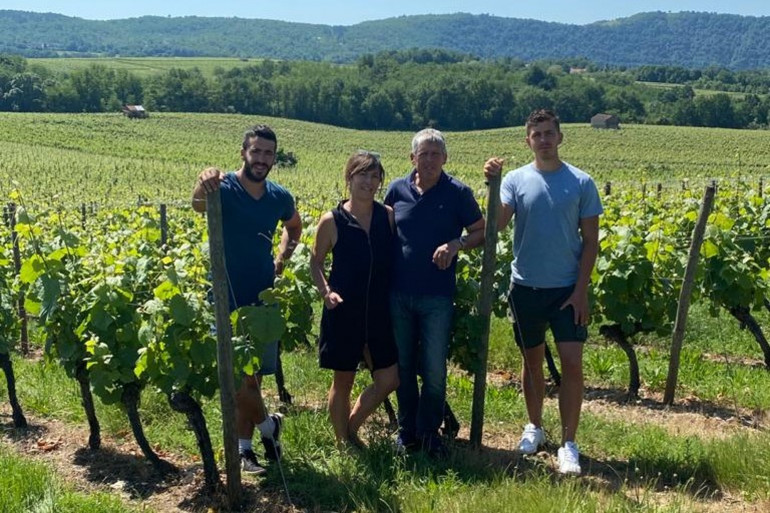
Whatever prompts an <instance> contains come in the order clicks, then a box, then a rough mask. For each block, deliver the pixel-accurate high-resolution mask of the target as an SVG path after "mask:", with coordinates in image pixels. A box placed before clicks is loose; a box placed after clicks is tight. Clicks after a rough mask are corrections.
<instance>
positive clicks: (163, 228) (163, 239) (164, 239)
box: [160, 203, 168, 248]
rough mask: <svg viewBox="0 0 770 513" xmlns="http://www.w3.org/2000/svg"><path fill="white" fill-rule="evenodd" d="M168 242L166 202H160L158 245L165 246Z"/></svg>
mask: <svg viewBox="0 0 770 513" xmlns="http://www.w3.org/2000/svg"><path fill="white" fill-rule="evenodd" d="M166 244H168V216H167V214H166V204H165V203H161V204H160V246H161V247H162V248H165V247H166Z"/></svg>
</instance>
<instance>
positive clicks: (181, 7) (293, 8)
mask: <svg viewBox="0 0 770 513" xmlns="http://www.w3.org/2000/svg"><path fill="white" fill-rule="evenodd" d="M0 9H15V10H22V11H36V12H55V13H59V14H65V15H67V16H77V17H80V18H87V19H118V18H131V17H136V16H143V15H156V16H168V15H170V16H192V15H194V16H225V17H231V16H238V17H240V18H265V19H275V20H286V21H297V22H305V23H322V24H326V25H352V24H355V23H358V22H361V21H365V20H375V19H382V18H389V17H393V16H400V15H403V14H443V13H452V12H470V13H474V14H481V13H487V14H492V15H495V16H504V17H508V18H533V19H538V20H545V21H556V22H561V23H572V24H585V23H591V22H594V21H598V20H608V19H615V18H622V17H626V16H630V15H632V14H636V13H638V12H647V11H670V12H679V11H700V12H718V13H732V14H742V15H749V16H770V1H768V0H732V1H724V0H695V1H690V0H685V1H676V0H669V1H657V0H655V1H647V0H642V1H623V0H590V1H577V0H550V1H544V2H537V1H535V0H527V1H519V0H475V1H442V0H428V1H426V0H423V1H416V0H412V1H406V0H368V1H367V0H364V1H353V0H334V1H328V2H320V1H311V0H297V1H290V0H252V1H248V0H247V1H244V0H202V1H201V0H132V1H129V0H47V1H40V0H0Z"/></svg>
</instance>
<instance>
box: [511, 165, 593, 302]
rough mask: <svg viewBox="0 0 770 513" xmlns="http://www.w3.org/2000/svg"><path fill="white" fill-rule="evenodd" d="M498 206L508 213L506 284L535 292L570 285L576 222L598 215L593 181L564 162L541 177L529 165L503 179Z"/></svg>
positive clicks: (577, 250)
mask: <svg viewBox="0 0 770 513" xmlns="http://www.w3.org/2000/svg"><path fill="white" fill-rule="evenodd" d="M500 201H501V202H502V203H503V204H505V205H508V206H509V207H511V208H512V209H513V229H514V232H513V262H512V263H511V281H512V282H513V283H517V284H520V285H525V286H528V287H537V288H557V287H568V286H570V285H574V284H575V282H576V281H577V278H578V268H579V264H580V255H581V253H582V250H583V240H582V238H581V236H580V220H581V219H584V218H587V217H593V216H598V215H600V214H601V213H602V212H603V209H602V203H601V200H600V199H599V192H598V191H597V190H596V184H594V181H593V179H592V178H591V177H590V176H589V175H588V174H587V173H585V172H583V171H581V170H580V169H578V168H576V167H574V166H572V165H570V164H567V163H566V162H564V163H562V166H561V168H559V169H558V170H556V171H545V172H542V171H539V170H538V169H537V168H536V167H535V164H534V163H531V164H527V165H526V166H522V167H520V168H518V169H515V170H513V171H509V172H508V173H507V174H506V175H505V177H504V178H503V181H502V184H501V186H500Z"/></svg>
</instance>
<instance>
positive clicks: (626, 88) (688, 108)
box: [0, 50, 770, 130]
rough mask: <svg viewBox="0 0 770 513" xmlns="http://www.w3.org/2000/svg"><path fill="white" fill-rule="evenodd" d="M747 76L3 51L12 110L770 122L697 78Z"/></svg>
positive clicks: (412, 60)
mask: <svg viewBox="0 0 770 513" xmlns="http://www.w3.org/2000/svg"><path fill="white" fill-rule="evenodd" d="M677 73H679V75H681V76H679V75H677ZM736 76H738V77H743V76H744V75H741V74H739V73H733V72H727V71H725V73H721V74H720V73H719V72H716V73H714V72H713V70H711V71H710V70H705V71H703V72H696V71H691V70H682V69H681V68H675V67H671V68H667V67H655V68H650V67H643V68H638V69H605V70H600V69H599V68H598V67H597V66H595V65H592V64H591V63H588V62H586V61H585V60H580V59H573V60H565V61H536V62H532V63H526V62H524V61H521V60H518V59H509V58H506V59H499V60H495V61H480V60H476V59H474V58H472V57H470V56H467V55H463V54H459V53H454V52H447V51H444V50H407V51H389V52H383V53H379V54H367V55H364V56H363V57H361V58H359V59H358V60H357V61H356V63H355V64H352V65H338V64H332V63H321V62H307V61H272V60H264V61H261V62H255V63H254V64H253V65H249V66H245V67H236V68H231V69H223V68H217V69H216V70H215V71H214V73H213V74H212V75H208V76H207V75H205V74H204V73H203V72H201V71H200V70H199V69H197V68H193V69H189V70H186V69H180V68H169V69H168V70H167V71H165V72H160V73H158V74H155V75H151V76H147V77H140V76H137V75H135V74H132V73H130V72H127V71H125V70H114V69H111V68H109V67H107V66H104V65H99V64H94V65H91V66H89V67H87V68H84V69H80V70H74V71H71V72H67V73H53V72H52V71H50V70H48V69H47V68H45V67H42V66H39V65H30V64H29V63H28V62H27V61H26V60H25V59H24V58H22V57H19V56H0V111H18V112H116V111H119V110H120V107H121V106H122V105H123V104H142V105H144V106H145V107H146V108H148V109H149V110H150V111H162V112H231V113H241V114H255V115H267V116H276V117H285V118H293V119H299V120H305V121H314V122H319V123H325V124H331V125H335V126H344V127H350V128H358V129H367V130H416V129H420V128H423V127H426V126H433V127H436V128H439V129H444V130H482V129H489V128H497V127H503V126H511V125H518V124H520V123H521V122H522V120H523V119H524V118H525V117H526V115H527V113H529V112H530V111H531V110H533V109H535V108H544V107H547V108H553V109H556V110H557V111H558V112H559V114H560V116H561V118H562V120H563V121H564V122H587V121H588V120H589V119H590V118H591V116H593V115H594V114H596V113H599V112H606V113H611V114H616V115H618V116H619V117H620V119H621V122H624V123H648V124H673V125H684V126H707V127H724V128H765V127H767V126H768V112H769V111H770V97H768V95H767V94H755V93H753V92H745V93H741V94H728V93H727V92H714V93H713V94H711V92H710V93H709V94H696V92H695V89H694V86H693V85H695V86H697V85H698V81H699V80H708V81H710V83H711V84H712V85H716V86H720V89H722V90H723V91H729V90H730V89H731V88H733V89H735V88H736V87H737V86H736V82H737V81H736V79H735V77H736ZM751 76H752V77H754V78H755V82H757V84H759V85H757V84H753V85H752V86H751V87H754V88H756V87H760V86H761V87H764V88H767V87H768V84H770V76H768V75H767V74H764V75H762V74H759V75H756V74H755V75H751ZM704 77H705V79H704ZM757 77H759V78H757ZM672 78H673V79H675V80H671V79H672ZM640 80H646V81H648V82H650V81H652V82H655V81H663V80H666V81H669V80H670V81H673V82H675V84H676V83H678V84H684V85H675V84H665V85H663V86H655V85H650V84H647V83H643V82H640ZM721 80H731V82H732V83H729V82H721ZM691 84H693V85H691Z"/></svg>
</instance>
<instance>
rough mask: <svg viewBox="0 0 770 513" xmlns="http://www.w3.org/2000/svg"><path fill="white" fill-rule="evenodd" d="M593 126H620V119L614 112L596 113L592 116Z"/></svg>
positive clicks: (614, 127) (616, 127) (615, 127)
mask: <svg viewBox="0 0 770 513" xmlns="http://www.w3.org/2000/svg"><path fill="white" fill-rule="evenodd" d="M591 126H592V127H593V128H613V129H615V130H617V129H619V128H620V119H619V118H618V117H617V116H616V115H614V114H596V115H595V116H594V117H592V118H591Z"/></svg>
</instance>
